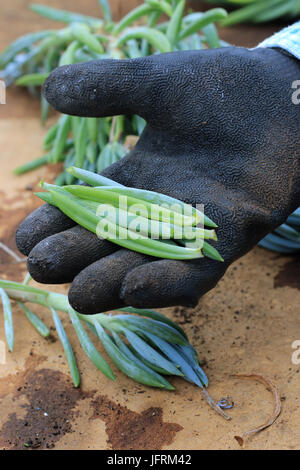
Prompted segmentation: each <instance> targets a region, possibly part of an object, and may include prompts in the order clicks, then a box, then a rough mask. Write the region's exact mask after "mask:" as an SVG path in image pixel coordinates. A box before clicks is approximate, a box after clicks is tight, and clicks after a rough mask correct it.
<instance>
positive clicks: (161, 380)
mask: <svg viewBox="0 0 300 470" xmlns="http://www.w3.org/2000/svg"><path fill="white" fill-rule="evenodd" d="M0 293H1V296H2V301H3V306H4V317H5V334H6V338H7V342H8V345H9V348H10V350H11V351H12V350H13V337H14V327H13V312H12V304H11V301H17V303H18V305H19V306H21V308H22V310H23V311H24V312H25V314H26V316H27V318H28V319H29V321H30V323H31V324H32V325H33V326H34V327H35V328H36V330H37V331H38V333H39V334H41V335H42V336H43V337H45V338H47V337H48V336H49V335H50V329H49V327H48V326H47V325H46V324H45V323H44V322H43V321H42V320H41V319H40V318H39V317H38V316H37V315H36V314H35V313H33V312H31V310H30V309H29V307H28V306H27V304H28V303H32V304H35V305H40V306H42V307H46V308H47V309H48V310H49V313H51V317H52V321H53V324H54V326H55V329H56V332H57V334H58V337H59V339H60V341H61V343H62V346H63V349H64V351H65V354H66V358H67V361H68V364H69V369H70V373H71V377H72V380H73V384H74V386H75V387H78V386H79V385H80V373H79V370H78V365H77V361H76V356H75V353H74V351H73V349H72V346H71V343H70V341H69V339H68V336H67V332H66V329H65V327H64V326H63V323H62V320H61V319H60V316H59V315H58V311H60V312H63V313H65V314H67V316H68V317H69V325H70V324H72V326H73V328H74V330H75V332H76V336H77V338H78V340H79V343H80V345H81V347H82V349H83V351H84V352H85V354H86V355H87V356H88V358H89V359H90V361H91V362H92V363H93V364H94V366H95V367H96V368H97V369H98V370H100V371H101V372H102V373H103V374H104V375H106V377H108V378H109V379H110V380H115V375H114V373H113V371H112V369H111V366H110V365H109V363H108V361H107V360H106V359H105V358H104V357H103V356H102V354H100V352H99V351H98V349H97V348H96V345H95V344H97V341H99V340H100V342H101V343H102V346H103V348H104V350H105V352H106V354H107V356H108V358H109V359H110V361H112V362H113V363H114V364H115V366H116V367H117V368H118V369H119V370H121V371H122V372H123V373H124V374H125V375H127V376H128V377H130V378H131V379H133V380H135V381H137V382H139V383H141V384H144V385H147V386H151V387H156V388H160V389H165V390H174V387H173V385H172V384H171V383H170V382H169V381H168V380H167V379H166V378H165V376H172V375H175V376H178V377H181V378H183V379H185V380H187V381H189V382H191V383H192V384H195V385H197V386H198V387H199V388H200V389H201V394H202V395H203V397H204V398H205V400H206V401H207V403H208V404H209V405H210V406H211V407H212V408H213V409H214V410H215V411H216V412H217V413H219V414H220V415H221V416H223V417H224V418H225V419H230V417H229V416H228V415H227V414H226V413H224V411H223V410H222V409H221V408H220V407H219V406H218V405H217V404H216V403H215V402H214V400H213V399H212V398H211V397H210V395H209V394H208V392H207V390H206V387H207V386H208V379H207V377H206V374H205V372H204V371H203V370H202V368H201V367H200V364H199V359H198V355H197V352H196V350H195V349H194V348H193V346H192V345H191V344H190V343H189V341H188V338H187V335H186V334H185V332H184V331H183V330H182V328H181V327H180V326H178V325H177V324H176V323H174V322H173V321H172V320H171V319H170V318H167V317H165V316H164V315H163V314H162V313H159V312H156V311H154V310H149V309H136V308H133V307H126V308H120V309H119V310H118V311H113V312H110V313H105V314H104V313H98V314H96V315H81V314H79V313H77V312H75V310H74V309H72V307H71V306H70V304H69V302H68V298H67V296H66V295H63V294H59V293H56V292H51V291H48V290H43V289H38V288H36V287H32V286H29V285H25V284H24V283H23V284H21V283H18V282H13V281H8V280H2V279H0ZM68 328H69V326H68V325H67V329H68ZM89 333H92V334H93V337H94V341H92V340H91V339H90V335H89Z"/></svg>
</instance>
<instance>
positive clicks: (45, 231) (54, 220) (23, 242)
mask: <svg viewBox="0 0 300 470" xmlns="http://www.w3.org/2000/svg"><path fill="white" fill-rule="evenodd" d="M74 225H75V222H73V220H71V219H69V217H67V216H66V215H65V214H63V213H62V212H61V211H60V210H59V209H57V208H56V207H53V206H50V205H49V204H44V205H43V206H41V207H39V208H38V209H36V210H35V211H34V212H32V213H31V214H30V215H29V216H28V217H26V219H24V220H23V222H21V224H20V225H19V227H18V229H17V231H16V245H17V247H18V249H19V250H20V252H21V253H23V255H25V256H28V255H29V253H30V252H31V250H32V249H33V248H34V247H35V245H37V244H38V243H39V242H40V241H41V240H43V239H44V238H47V237H49V236H50V235H54V234H55V233H58V232H62V231H63V230H67V229H69V228H71V227H73V226H74Z"/></svg>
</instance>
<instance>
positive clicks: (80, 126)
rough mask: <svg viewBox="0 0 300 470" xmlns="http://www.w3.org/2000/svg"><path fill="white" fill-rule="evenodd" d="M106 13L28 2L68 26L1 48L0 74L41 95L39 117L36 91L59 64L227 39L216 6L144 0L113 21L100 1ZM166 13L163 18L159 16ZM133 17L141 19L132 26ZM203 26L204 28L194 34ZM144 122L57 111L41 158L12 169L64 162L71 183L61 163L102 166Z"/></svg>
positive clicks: (45, 107) (45, 109) (61, 180)
mask: <svg viewBox="0 0 300 470" xmlns="http://www.w3.org/2000/svg"><path fill="white" fill-rule="evenodd" d="M99 3H100V6H101V7H102V10H103V15H104V19H99V18H93V17H89V16H85V15H80V14H77V13H71V12H67V11H63V10H58V9H55V8H51V7H48V6H44V5H36V4H33V5H31V6H30V8H31V10H32V11H34V12H36V13H37V14H39V15H41V16H44V17H46V18H48V19H52V20H55V21H60V22H62V23H65V24H67V26H66V27H65V28H63V29H60V30H47V31H40V32H37V33H33V34H29V35H26V36H23V37H21V38H19V39H17V40H16V41H15V42H14V43H12V44H11V45H10V46H8V48H7V49H6V50H5V51H4V52H3V53H2V54H1V55H0V69H2V72H1V73H0V78H2V79H4V80H5V81H6V84H7V85H10V84H12V83H16V84H17V85H20V86H24V87H27V89H28V90H29V92H31V93H32V94H33V95H35V96H38V97H40V98H41V119H42V122H43V123H45V122H46V119H47V116H48V113H49V104H48V103H47V101H46V100H45V99H44V97H43V96H41V94H40V87H41V86H42V85H43V83H44V81H45V79H46V78H47V77H48V75H49V73H50V72H51V71H52V70H54V69H55V68H56V67H58V66H61V65H68V64H75V63H79V62H87V61H90V60H95V59H96V60H101V59H107V58H114V59H126V58H129V59H132V58H137V57H142V56H147V55H151V54H156V53H161V52H171V51H178V50H189V49H194V50H197V49H198V50H200V49H204V48H215V47H220V46H222V45H225V43H224V42H222V41H220V39H219V37H218V33H217V30H216V28H215V26H214V22H216V21H219V20H221V19H223V18H225V17H226V15H227V13H226V11H225V10H224V9H222V8H214V9H212V10H209V11H207V12H205V13H200V12H199V13H188V14H187V15H185V8H186V6H187V5H186V3H187V2H186V0H163V1H157V0H146V1H145V2H144V3H143V4H142V5H140V6H138V7H137V8H135V9H133V10H132V11H130V12H129V13H128V14H127V15H126V16H125V17H124V18H123V19H121V21H119V22H118V23H116V22H113V21H112V18H111V13H110V8H109V4H108V2H107V1H106V0H99ZM163 15H164V16H165V19H166V21H164V20H163V21H160V20H161V18H162V17H163ZM137 22H138V24H139V26H136V25H137ZM199 31H201V33H202V34H198V33H199ZM144 126H145V121H144V120H143V119H142V118H141V117H140V116H137V115H134V116H116V117H113V118H111V117H108V118H101V119H97V118H83V117H71V116H66V115H61V116H60V117H59V119H58V121H57V123H56V124H54V125H53V126H52V127H50V129H49V130H48V132H47V134H46V135H45V138H44V143H43V147H44V152H45V154H44V155H43V156H42V157H39V158H37V159H36V160H34V161H31V162H28V163H26V164H25V165H22V166H21V167H19V168H16V170H15V173H16V174H22V173H24V172H26V171H30V170H33V169H35V168H37V167H39V166H41V165H44V164H47V163H57V162H64V171H63V172H62V173H61V174H60V175H58V177H57V179H56V181H55V183H56V184H60V185H62V184H72V183H74V182H76V180H75V179H74V176H73V175H72V174H70V173H67V172H66V171H65V170H66V169H67V168H68V167H70V166H72V165H75V166H76V167H79V168H83V169H86V170H90V171H97V172H101V171H102V170H103V169H105V168H106V167H107V166H109V165H111V164H112V163H114V162H116V161H118V160H119V159H120V158H122V157H123V156H124V155H125V153H126V149H125V147H124V141H125V139H126V136H128V135H136V136H138V135H140V134H141V133H142V131H143V129H144Z"/></svg>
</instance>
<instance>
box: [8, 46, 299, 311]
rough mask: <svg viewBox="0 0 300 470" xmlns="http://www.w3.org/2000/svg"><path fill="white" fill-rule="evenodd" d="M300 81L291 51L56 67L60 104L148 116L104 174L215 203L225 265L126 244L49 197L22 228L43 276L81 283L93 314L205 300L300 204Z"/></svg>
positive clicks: (23, 243) (74, 293)
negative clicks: (161, 255)
mask: <svg viewBox="0 0 300 470" xmlns="http://www.w3.org/2000/svg"><path fill="white" fill-rule="evenodd" d="M299 77H300V66H299V62H297V61H296V60H295V59H293V58H292V57H290V56H287V55H286V54H285V53H284V52H282V51H279V50H275V49H256V50H254V51H250V50H247V49H243V48H234V47H229V48H223V49H214V50H207V51H204V52H203V51H200V52H199V51H192V52H176V53H171V54H162V55H154V56H151V57H147V58H141V59H134V60H126V61H118V60H103V61H95V62H89V63H85V64H77V65H73V66H65V67H60V68H58V69H56V70H55V71H54V72H53V73H52V74H51V75H50V77H49V78H48V80H47V82H46V84H45V87H44V93H45V96H46V98H47V99H48V101H49V102H50V103H51V104H52V106H54V108H56V109H57V110H59V111H61V112H63V113H68V114H72V115H78V116H90V117H95V116H112V115H117V114H133V113H136V114H139V115H140V116H142V117H143V118H144V119H146V121H147V126H146V128H145V131H144V133H143V134H142V136H141V138H140V140H139V142H138V143H137V145H136V147H135V148H134V150H133V151H132V152H130V153H129V154H128V155H127V156H125V158H123V159H122V160H120V161H119V162H117V163H115V164H113V165H112V166H110V167H109V168H107V169H106V170H105V171H104V172H103V173H102V174H103V175H105V176H107V177H109V178H112V179H114V180H116V181H118V182H119V183H122V184H124V185H127V186H134V187H137V188H144V189H148V190H153V191H158V192H161V193H165V194H167V195H170V196H173V197H176V198H178V199H181V200H183V201H185V202H186V203H189V204H205V213H206V214H207V215H208V216H209V217H211V218H212V219H213V220H214V221H215V222H216V223H217V224H218V226H219V228H218V237H219V241H218V243H217V245H216V247H217V249H218V250H219V252H220V253H221V254H222V256H223V257H224V259H225V262H224V263H220V262H217V261H213V260H210V259H208V258H204V259H200V260H193V261H175V260H163V259H155V258H151V257H148V256H144V255H141V254H139V253H135V252H131V251H127V250H125V249H119V248H118V247H117V246H116V245H114V244H111V243H109V242H108V241H106V240H100V239H98V238H97V237H96V236H95V235H93V234H92V233H90V232H88V231H86V230H85V229H83V228H82V227H79V226H74V223H73V222H72V221H70V219H68V218H67V217H66V216H64V215H63V214H62V213H60V211H59V210H58V209H56V208H54V207H51V206H48V205H44V206H43V207H41V208H40V209H38V210H36V211H35V212H33V213H32V214H31V215H30V216H29V217H28V218H27V219H25V221H24V222H23V223H22V224H21V225H20V227H19V229H18V231H17V234H16V241H17V245H18V248H19V249H20V251H21V252H22V253H23V254H25V255H29V256H28V269H29V272H30V273H31V275H32V277H33V278H34V279H36V280H37V281H39V282H42V283H66V282H72V285H71V288H70V291H69V300H70V303H71V305H72V306H73V307H74V308H75V309H76V310H77V311H79V312H82V313H90V314H91V313H96V312H101V311H106V310H110V309H115V308H118V307H121V306H125V305H131V306H135V307H140V308H143V307H144V308H151V307H154V308H155V307H167V306H172V305H186V306H195V305H196V304H197V302H198V299H199V297H200V296H202V295H203V294H205V293H206V292H207V291H209V290H210V289H212V288H213V287H214V286H215V285H216V284H217V282H218V281H219V279H220V278H221V277H222V276H223V275H224V273H225V271H226V269H227V267H228V266H229V265H230V264H231V263H232V262H233V261H235V260H236V259H237V258H239V257H241V256H243V255H244V254H245V253H247V252H248V251H249V250H251V248H252V247H253V246H255V245H256V244H257V243H258V241H259V240H260V239H261V238H263V237H264V236H265V235H266V234H267V233H268V232H270V231H271V230H273V229H274V228H275V227H277V226H278V225H280V224H281V223H283V222H284V221H285V219H286V218H287V216H288V215H289V214H290V213H291V212H292V211H293V210H295V209H296V207H298V206H299V204H300V159H299V157H300V147H299V128H300V106H296V105H295V104H293V102H292V93H293V92H294V90H293V89H292V82H293V81H294V80H297V79H299Z"/></svg>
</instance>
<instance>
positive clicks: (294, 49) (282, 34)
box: [257, 21, 300, 59]
mask: <svg viewBox="0 0 300 470" xmlns="http://www.w3.org/2000/svg"><path fill="white" fill-rule="evenodd" d="M257 47H280V48H281V49H284V50H286V51H288V52H289V53H290V54H292V55H293V56H295V57H296V58H297V59H300V21H298V22H297V23H295V24H293V25H292V26H288V27H287V28H284V29H283V30H282V31H279V33H276V34H274V35H273V36H271V37H270V38H268V39H265V40H264V41H263V42H261V43H260V44H259V45H258V46H257Z"/></svg>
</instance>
